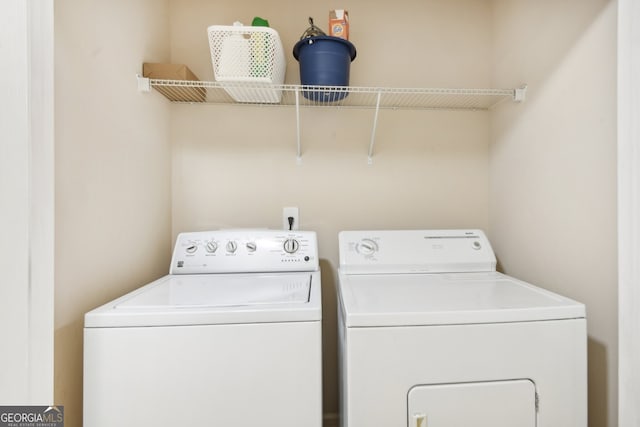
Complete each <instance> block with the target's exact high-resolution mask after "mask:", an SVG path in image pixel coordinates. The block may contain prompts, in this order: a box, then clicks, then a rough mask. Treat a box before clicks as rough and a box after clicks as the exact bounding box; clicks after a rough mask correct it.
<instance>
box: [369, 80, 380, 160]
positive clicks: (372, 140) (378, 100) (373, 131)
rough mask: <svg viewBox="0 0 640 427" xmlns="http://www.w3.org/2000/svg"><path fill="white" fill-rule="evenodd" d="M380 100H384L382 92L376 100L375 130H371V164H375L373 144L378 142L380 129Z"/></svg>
mask: <svg viewBox="0 0 640 427" xmlns="http://www.w3.org/2000/svg"><path fill="white" fill-rule="evenodd" d="M380 98H382V92H378V97H377V99H376V112H375V113H374V115H373V128H372V129H371V142H369V154H368V156H367V159H368V161H369V164H372V163H373V144H375V142H376V129H377V128H378V113H379V112H380Z"/></svg>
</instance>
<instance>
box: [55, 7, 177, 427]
mask: <svg viewBox="0 0 640 427" xmlns="http://www.w3.org/2000/svg"><path fill="white" fill-rule="evenodd" d="M166 10H167V7H166V3H163V2H160V1H157V0H148V1H142V0H139V1H135V2H131V1H128V0H115V1H113V0H112V1H85V0H56V2H55V91H56V101H55V103H56V105H55V115H56V118H55V120H56V123H55V124H56V230H55V234H56V243H55V250H56V255H55V269H56V274H55V329H56V330H55V401H56V403H58V404H61V405H64V406H65V413H66V417H65V418H66V423H65V425H66V426H68V427H78V426H81V425H82V419H81V416H82V324H83V314H84V313H85V312H86V311H89V310H90V309H92V308H94V307H95V306H97V305H99V304H103V303H105V302H107V301H109V300H110V299H112V298H114V297H116V296H118V295H121V294H123V293H125V292H126V291H129V290H131V289H133V288H135V287H137V286H139V285H140V284H142V283H145V282H147V281H149V280H151V279H153V278H156V277H158V276H159V275H161V274H164V273H165V272H166V271H167V265H168V258H169V254H170V251H171V238H170V229H171V225H170V209H171V208H170V149H169V108H168V106H167V105H166V103H164V102H163V100H161V99H160V97H159V95H158V94H141V93H139V92H137V90H136V78H135V75H136V73H138V72H140V71H141V63H142V62H143V61H144V60H145V59H147V58H154V59H159V60H162V59H165V60H166V59H168V49H167V48H168V36H167V27H168V22H167V14H166Z"/></svg>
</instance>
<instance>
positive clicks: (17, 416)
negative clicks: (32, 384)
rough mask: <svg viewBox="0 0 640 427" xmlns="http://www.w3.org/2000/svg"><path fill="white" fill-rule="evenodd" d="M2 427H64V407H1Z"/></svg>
mask: <svg viewBox="0 0 640 427" xmlns="http://www.w3.org/2000/svg"><path fill="white" fill-rule="evenodd" d="M0 427H64V406H0Z"/></svg>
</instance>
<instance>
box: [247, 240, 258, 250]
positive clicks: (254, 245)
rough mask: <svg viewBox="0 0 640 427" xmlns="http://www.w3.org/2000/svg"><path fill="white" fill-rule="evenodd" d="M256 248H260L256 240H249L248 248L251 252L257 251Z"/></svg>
mask: <svg viewBox="0 0 640 427" xmlns="http://www.w3.org/2000/svg"><path fill="white" fill-rule="evenodd" d="M256 249H258V246H257V245H256V242H247V250H248V251H249V252H255V251H256Z"/></svg>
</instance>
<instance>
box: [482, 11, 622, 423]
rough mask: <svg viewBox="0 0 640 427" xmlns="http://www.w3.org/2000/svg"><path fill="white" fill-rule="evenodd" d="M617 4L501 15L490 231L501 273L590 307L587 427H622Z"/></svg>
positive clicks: (498, 22) (497, 35)
mask: <svg viewBox="0 0 640 427" xmlns="http://www.w3.org/2000/svg"><path fill="white" fill-rule="evenodd" d="M616 18H617V16H616V2H615V1H606V0H598V1H589V2H585V1H582V0H570V1H562V2H555V1H543V2H533V1H522V0H520V1H513V0H505V1H501V0H497V1H495V6H494V22H495V23H496V25H495V33H494V34H495V36H494V37H495V41H494V58H495V63H496V69H495V81H494V84H498V85H505V84H506V85H517V84H519V83H521V82H526V83H528V85H529V94H528V99H527V102H526V103H524V104H522V105H520V106H518V107H517V108H512V107H509V106H503V107H502V108H499V109H498V110H497V111H495V112H494V114H493V116H492V118H493V120H492V144H491V168H490V171H491V175H490V224H491V226H490V234H491V238H492V241H493V245H494V248H495V250H496V252H497V254H498V258H499V262H500V265H501V266H502V268H503V269H504V270H505V271H506V272H507V273H511V274H514V275H516V276H520V277H522V278H524V279H526V280H530V281H532V282H533V283H537V284H539V285H541V286H543V287H546V288H548V289H551V290H554V291H557V292H559V293H562V294H565V295H568V296H570V297H572V298H575V299H577V300H579V301H582V302H584V303H585V304H586V306H587V316H588V333H589V345H588V348H589V425H590V426H598V427H600V426H610V427H613V426H616V425H617V421H616V420H617V392H616V390H617V338H616V336H617V303H616V301H617V273H616V242H617V239H616V235H617V230H616V127H615V125H616V67H615V64H616Z"/></svg>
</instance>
